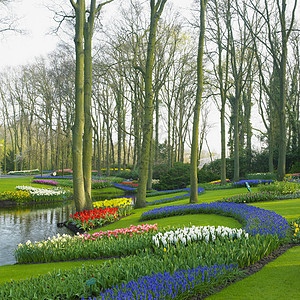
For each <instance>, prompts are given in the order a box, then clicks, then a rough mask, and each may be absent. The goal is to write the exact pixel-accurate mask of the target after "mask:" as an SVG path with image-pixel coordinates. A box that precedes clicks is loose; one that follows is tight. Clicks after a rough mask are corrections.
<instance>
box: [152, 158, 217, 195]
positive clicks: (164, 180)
mask: <svg viewBox="0 0 300 300" xmlns="http://www.w3.org/2000/svg"><path fill="white" fill-rule="evenodd" d="M197 175H198V182H209V181H212V180H216V179H218V176H217V175H216V174H214V173H212V172H210V171H206V170H204V169H201V170H198V172H197ZM189 184H190V164H184V163H179V162H178V163H175V164H174V167H173V168H171V169H169V170H167V171H166V172H165V173H162V174H161V175H160V177H159V183H157V184H153V188H154V189H157V190H172V189H181V188H185V187H186V186H188V185H189Z"/></svg>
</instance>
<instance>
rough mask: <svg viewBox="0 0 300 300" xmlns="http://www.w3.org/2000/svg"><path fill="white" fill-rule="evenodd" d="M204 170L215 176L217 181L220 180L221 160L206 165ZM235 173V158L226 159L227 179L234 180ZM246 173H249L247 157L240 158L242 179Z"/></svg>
mask: <svg viewBox="0 0 300 300" xmlns="http://www.w3.org/2000/svg"><path fill="white" fill-rule="evenodd" d="M202 169H203V170H205V171H209V172H211V173H213V174H215V175H216V179H220V177H221V159H216V160H214V161H212V162H211V163H209V164H205V165H204V166H203V168H202ZM233 173H234V160H233V158H226V177H227V178H229V179H232V178H233ZM246 173H247V159H246V158H245V157H240V177H244V176H245V174H246ZM212 180H214V179H212ZM212 180H211V181H212Z"/></svg>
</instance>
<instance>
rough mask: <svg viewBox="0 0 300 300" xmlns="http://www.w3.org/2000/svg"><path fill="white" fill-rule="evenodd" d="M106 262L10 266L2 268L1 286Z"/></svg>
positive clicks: (90, 261) (68, 262)
mask: <svg viewBox="0 0 300 300" xmlns="http://www.w3.org/2000/svg"><path fill="white" fill-rule="evenodd" d="M104 261H105V260H104V259H99V260H81V261H67V262H55V263H44V264H26V265H9V266H0V284H1V283H3V282H6V281H10V280H13V281H17V280H21V279H27V278H31V277H37V276H38V275H44V274H47V273H48V272H51V271H54V270H68V269H72V268H75V267H79V266H82V265H83V264H84V265H86V266H87V265H90V264H97V265H98V264H102V263H103V262H104Z"/></svg>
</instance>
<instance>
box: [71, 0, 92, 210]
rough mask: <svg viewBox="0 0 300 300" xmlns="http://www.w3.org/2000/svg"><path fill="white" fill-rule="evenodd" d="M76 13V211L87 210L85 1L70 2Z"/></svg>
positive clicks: (74, 142)
mask: <svg viewBox="0 0 300 300" xmlns="http://www.w3.org/2000/svg"><path fill="white" fill-rule="evenodd" d="M71 3H72V5H73V7H74V9H75V12H76V28H75V31H76V33H75V39H74V41H75V50H76V75H75V121H74V126H73V144H72V153H73V198H74V202H75V206H76V211H82V210H85V209H88V207H87V205H86V201H85V189H84V179H83V162H82V154H83V153H82V147H83V145H82V144H83V142H82V136H83V130H84V79H83V78H84V50H83V28H84V22H85V1H84V0H78V1H77V3H76V4H75V3H74V2H73V1H72V2H71Z"/></svg>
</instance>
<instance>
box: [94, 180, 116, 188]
mask: <svg viewBox="0 0 300 300" xmlns="http://www.w3.org/2000/svg"><path fill="white" fill-rule="evenodd" d="M110 186H112V184H111V182H106V181H100V180H99V181H98V180H96V181H95V180H92V189H103V188H106V187H110Z"/></svg>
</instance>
